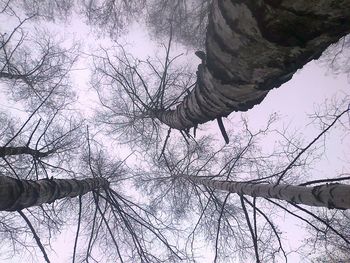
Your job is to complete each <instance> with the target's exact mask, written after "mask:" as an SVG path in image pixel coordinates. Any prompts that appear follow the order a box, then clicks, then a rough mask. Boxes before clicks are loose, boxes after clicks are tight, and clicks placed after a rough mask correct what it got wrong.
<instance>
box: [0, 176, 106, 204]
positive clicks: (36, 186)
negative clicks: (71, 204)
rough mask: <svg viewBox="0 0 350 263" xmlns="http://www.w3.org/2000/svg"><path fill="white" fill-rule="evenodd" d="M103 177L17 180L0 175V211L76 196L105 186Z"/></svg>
mask: <svg viewBox="0 0 350 263" xmlns="http://www.w3.org/2000/svg"><path fill="white" fill-rule="evenodd" d="M108 186H109V182H108V181H107V180H106V179H104V178H87V179H83V180H76V179H40V180H37V181H32V180H19V179H15V178H12V177H8V176H2V175H1V176H0V211H17V210H22V209H23V208H27V207H31V206H38V205H42V204H44V203H49V204H50V203H52V202H54V201H56V200H57V199H61V198H65V197H76V196H79V195H84V194H86V193H87V192H90V191H92V190H95V189H98V188H107V187H108Z"/></svg>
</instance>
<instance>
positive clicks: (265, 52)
mask: <svg viewBox="0 0 350 263" xmlns="http://www.w3.org/2000/svg"><path fill="white" fill-rule="evenodd" d="M348 33H350V0H317V1H316V0H309V1H304V0H265V1H263V0H251V1H249V0H245V1H242V0H231V1H229V0H214V1H213V5H212V7H211V13H210V15H209V25H208V30H207V36H206V53H207V54H206V62H205V63H203V62H202V63H201V64H200V65H199V66H198V71H197V85H196V86H195V88H194V89H193V90H192V91H191V93H190V95H188V96H187V97H185V98H184V100H183V101H182V103H181V104H179V105H178V106H177V108H176V109H175V110H169V111H160V112H159V113H157V117H158V118H159V119H160V120H161V121H162V122H163V123H165V124H167V125H168V126H170V127H171V128H175V129H180V130H185V129H188V128H191V127H194V126H195V125H197V124H199V123H205V122H207V121H210V120H214V119H216V118H219V117H226V116H228V115H229V114H230V113H231V112H233V111H247V110H249V109H251V108H252V107H254V105H257V104H259V103H260V102H261V101H262V100H263V99H264V98H265V96H266V95H267V93H268V91H269V90H271V89H273V88H276V87H279V86H280V85H282V84H283V83H285V82H287V81H289V80H290V79H291V78H292V76H293V74H294V73H295V72H296V71H297V70H298V69H300V68H302V67H303V66H304V65H305V64H306V63H308V62H309V61H311V60H313V59H317V58H319V57H320V55H321V54H322V52H323V51H324V50H325V49H326V48H327V47H328V46H329V45H330V44H332V43H335V42H337V41H338V40H339V39H340V38H341V37H343V36H345V35H347V34H348Z"/></svg>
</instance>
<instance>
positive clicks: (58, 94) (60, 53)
mask: <svg viewBox="0 0 350 263" xmlns="http://www.w3.org/2000/svg"><path fill="white" fill-rule="evenodd" d="M11 16H12V17H14V18H15V20H16V21H17V25H16V26H15V27H14V28H13V29H12V30H9V31H5V32H1V34H0V81H1V82H2V83H4V84H5V85H6V86H7V87H8V90H7V93H8V94H9V95H10V98H11V99H13V100H15V101H21V102H25V103H27V105H29V106H30V107H31V108H32V109H35V108H36V107H37V106H38V105H39V104H41V103H42V102H43V100H44V99H45V98H46V100H47V101H46V103H45V105H44V106H43V107H41V109H43V108H45V107H46V108H53V109H55V110H57V109H59V108H62V107H64V106H65V105H66V104H68V103H71V102H72V100H73V99H74V92H73V90H72V88H71V83H70V80H69V74H70V71H71V69H72V66H73V64H74V62H75V61H76V59H77V45H74V44H73V46H72V47H71V48H68V49H67V48H63V47H60V46H59V45H58V44H57V40H55V39H54V37H53V36H51V35H50V33H49V32H47V31H45V30H38V29H35V28H34V29H33V30H32V31H29V30H28V29H25V24H26V23H28V20H30V19H32V18H33V16H32V17H28V18H25V19H21V18H20V17H18V16H17V15H16V13H12V14H11Z"/></svg>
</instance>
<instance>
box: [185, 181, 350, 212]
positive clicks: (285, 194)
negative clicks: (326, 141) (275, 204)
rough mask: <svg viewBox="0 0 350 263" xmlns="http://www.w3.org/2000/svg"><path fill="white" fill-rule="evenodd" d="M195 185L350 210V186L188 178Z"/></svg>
mask: <svg viewBox="0 0 350 263" xmlns="http://www.w3.org/2000/svg"><path fill="white" fill-rule="evenodd" d="M182 178H187V179H188V180H190V181H191V182H193V183H195V184H197V185H198V184H202V185H205V186H207V187H211V188H214V189H218V190H223V191H228V192H230V193H236V194H239V195H249V196H252V197H264V198H274V199H280V200H285V201H288V202H291V203H296V204H303V205H308V206H322V207H327V208H336V209H349V208H350V185H346V184H338V183H333V184H322V185H318V186H314V187H307V186H296V185H287V184H278V185H273V184H266V183H245V182H234V181H219V180H210V179H207V178H203V177H196V176H188V177H182Z"/></svg>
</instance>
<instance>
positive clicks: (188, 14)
mask: <svg viewBox="0 0 350 263" xmlns="http://www.w3.org/2000/svg"><path fill="white" fill-rule="evenodd" d="M211 2H212V1H211V0H195V1H183V0H176V1H163V0H155V1H149V3H148V4H149V7H148V14H147V16H146V21H147V25H148V27H149V29H150V31H151V32H152V34H153V35H154V36H155V37H156V38H161V37H163V38H164V37H167V36H168V34H169V31H170V28H172V30H173V31H174V39H175V41H177V42H180V43H183V44H184V45H185V46H187V47H189V48H190V49H193V48H197V49H203V48H204V46H205V36H206V30H207V24H208V14H209V10H210V5H211Z"/></svg>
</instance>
